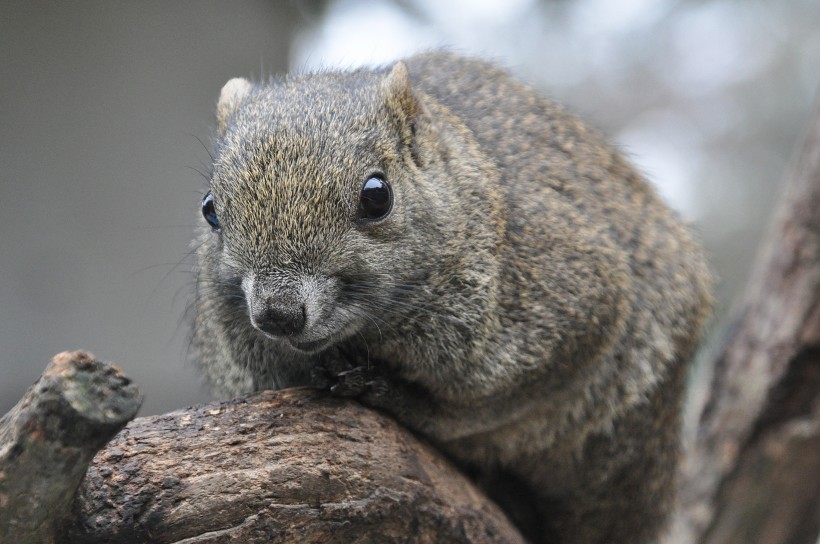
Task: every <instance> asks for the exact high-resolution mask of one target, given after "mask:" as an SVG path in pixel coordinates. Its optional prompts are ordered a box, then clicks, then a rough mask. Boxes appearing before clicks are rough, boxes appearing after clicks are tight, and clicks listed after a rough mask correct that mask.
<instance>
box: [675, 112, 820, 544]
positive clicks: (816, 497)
mask: <svg viewBox="0 0 820 544" xmlns="http://www.w3.org/2000/svg"><path fill="white" fill-rule="evenodd" d="M739 310H740V311H739V318H738V319H737V321H736V322H735V324H734V326H733V327H732V328H731V331H730V332H729V334H728V335H727V337H726V339H725V342H724V345H723V347H722V349H721V350H720V353H719V354H718V356H717V357H716V358H715V361H714V364H713V369H714V373H713V376H712V381H711V384H710V385H709V389H708V393H707V395H706V402H705V404H704V405H703V407H702V411H701V413H700V417H699V423H698V427H697V436H696V437H695V440H694V443H693V444H691V445H690V448H689V449H688V451H687V454H686V457H685V461H684V464H683V467H682V469H683V479H682V487H681V508H680V510H679V512H678V513H677V517H676V519H675V523H674V526H673V527H674V530H673V534H672V537H671V538H670V539H669V542H675V543H680V544H683V543H689V542H701V543H703V544H734V543H737V544H741V543H743V544H776V543H793V544H798V543H811V544H814V543H815V542H817V539H818V534H820V103H818V104H817V105H816V107H815V111H814V115H813V117H812V121H811V124H810V125H809V127H808V130H807V132H806V134H805V138H804V141H803V144H802V148H801V149H800V150H799V153H798V154H797V155H796V161H795V163H794V164H793V166H792V170H791V172H790V173H789V175H788V176H787V178H786V182H785V184H784V195H783V200H782V202H781V204H780V208H779V209H778V212H777V214H776V216H775V219H774V222H773V224H772V227H771V229H770V231H769V235H768V237H767V240H766V241H765V243H764V244H763V246H762V248H761V250H760V253H759V255H758V259H757V262H756V265H755V269H754V272H753V275H752V280H751V282H750V284H749V287H748V289H747V292H746V295H745V297H744V298H743V301H742V305H741V306H740V308H739Z"/></svg>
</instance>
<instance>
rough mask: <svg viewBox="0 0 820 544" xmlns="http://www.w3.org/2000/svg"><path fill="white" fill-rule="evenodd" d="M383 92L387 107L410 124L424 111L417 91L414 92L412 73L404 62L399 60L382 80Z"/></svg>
mask: <svg viewBox="0 0 820 544" xmlns="http://www.w3.org/2000/svg"><path fill="white" fill-rule="evenodd" d="M382 93H383V95H384V97H385V102H386V104H387V107H388V108H389V109H390V110H392V111H393V113H394V114H396V116H397V117H398V118H399V119H401V120H402V121H404V122H406V123H408V124H413V123H414V122H415V120H416V116H417V115H418V114H419V113H421V111H422V106H421V103H420V102H419V99H418V97H417V96H416V93H414V92H413V85H412V84H411V83H410V75H409V74H408V73H407V66H406V65H405V64H404V63H403V62H401V61H399V62H397V63H396V64H394V65H393V68H392V69H391V70H390V73H389V74H387V77H386V78H385V79H384V81H382Z"/></svg>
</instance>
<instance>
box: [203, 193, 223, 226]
mask: <svg viewBox="0 0 820 544" xmlns="http://www.w3.org/2000/svg"><path fill="white" fill-rule="evenodd" d="M202 216H203V217H204V218H205V221H207V222H208V224H209V225H210V226H211V228H212V229H214V230H215V231H219V229H220V226H219V218H218V217H217V216H216V208H215V207H214V195H213V193H212V192H211V191H208V194H206V195H205V198H203V199H202Z"/></svg>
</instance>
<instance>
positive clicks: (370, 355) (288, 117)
mask: <svg viewBox="0 0 820 544" xmlns="http://www.w3.org/2000/svg"><path fill="white" fill-rule="evenodd" d="M216 117H217V125H218V126H217V129H216V135H215V143H214V148H215V149H214V157H215V158H214V164H213V172H212V175H211V179H210V183H209V190H208V192H207V194H206V195H205V197H204V198H203V200H202V213H203V215H204V218H205V220H206V222H207V223H208V225H207V226H206V227H204V228H203V232H202V233H201V235H199V237H198V238H197V242H198V243H199V246H198V249H197V259H198V262H197V265H196V272H195V274H196V299H195V313H196V315H195V319H194V331H193V343H192V345H193V346H194V350H195V351H194V353H195V354H196V356H197V358H198V360H199V362H200V364H201V366H202V367H203V369H204V372H205V373H206V374H207V377H208V379H209V381H210V382H211V384H212V386H213V388H214V389H215V390H216V391H217V392H218V393H219V394H221V395H241V394H246V393H249V392H253V391H257V390H261V389H280V388H285V387H291V386H299V385H313V386H317V387H324V388H330V390H331V391H332V392H333V393H335V394H337V395H342V396H350V397H355V398H357V399H359V400H361V401H362V402H363V403H365V404H367V405H370V406H372V407H374V408H377V409H381V410H384V411H386V412H387V413H389V414H391V415H392V416H393V417H395V418H396V419H397V420H398V421H399V422H400V423H402V424H403V425H405V426H406V427H408V428H409V429H411V430H413V431H415V432H417V433H419V434H420V435H422V436H423V437H425V438H426V439H427V440H429V441H430V442H431V443H433V444H434V445H435V446H436V447H438V448H439V449H440V450H441V451H442V452H444V453H445V454H446V455H448V456H449V457H450V458H452V459H453V460H454V461H455V462H456V463H457V464H458V465H459V466H460V467H462V469H463V470H465V471H466V472H467V473H468V474H469V475H471V476H472V477H473V478H474V479H475V481H477V482H478V483H479V484H480V485H481V486H483V488H484V489H485V490H486V491H487V492H488V494H489V495H490V496H491V497H493V498H494V499H495V500H496V501H497V502H498V503H499V504H500V505H501V506H502V507H503V508H505V509H506V510H507V512H508V513H509V515H510V516H511V518H512V519H513V520H514V521H515V522H516V523H517V524H518V525H519V527H520V528H521V530H522V533H523V534H525V535H526V536H527V537H528V538H529V539H531V540H532V541H534V542H564V543H575V544H579V543H604V542H606V543H622V542H623V543H626V542H629V543H645V542H651V541H653V540H654V539H655V538H657V537H658V535H659V534H661V532H662V531H663V528H664V520H665V519H666V518H667V517H668V514H669V512H670V509H671V506H672V502H673V497H674V489H675V486H674V482H675V472H676V463H677V459H678V456H679V446H680V412H681V403H682V396H683V393H684V381H685V374H686V371H687V366H688V365H687V362H688V361H689V360H690V358H691V356H692V354H693V351H694V349H695V347H696V345H697V344H698V341H699V338H700V336H701V334H702V332H703V329H704V323H705V322H706V320H707V318H708V316H709V314H710V311H711V304H712V297H711V293H710V292H711V287H712V278H711V274H710V272H709V269H708V266H707V265H706V263H705V259H704V256H703V252H702V250H701V249H700V247H699V245H698V244H697V243H696V242H695V241H694V240H693V236H692V235H691V233H690V232H689V228H688V227H687V226H686V225H685V223H684V222H683V221H682V219H681V218H680V217H679V216H678V215H677V214H676V213H675V212H673V211H672V210H671V209H670V208H669V207H668V206H667V205H666V204H664V202H662V200H661V199H660V198H659V196H658V195H657V194H656V192H655V191H654V189H653V188H652V187H651V186H650V185H649V184H648V183H647V181H646V180H645V179H644V178H643V177H642V175H641V174H639V173H638V172H637V171H636V169H635V168H634V167H632V166H631V165H630V164H629V163H628V162H627V160H626V159H625V158H624V156H623V155H622V154H621V153H620V152H619V151H618V150H617V149H616V148H615V147H614V146H612V145H609V144H608V143H607V142H606V141H605V139H604V138H603V137H602V136H600V135H599V134H598V133H597V132H596V131H594V130H592V129H590V128H588V127H587V126H586V125H585V124H583V123H582V122H581V121H579V120H578V119H577V118H576V117H574V116H573V115H571V114H569V113H567V112H566V111H565V110H564V109H563V108H561V107H560V106H558V105H556V104H555V103H554V102H552V101H551V100H549V99H547V98H545V97H543V96H541V95H540V94H538V93H537V92H536V91H534V90H533V89H532V88H530V87H528V86H527V85H525V84H523V83H521V82H519V81H517V80H516V79H514V78H513V77H512V76H511V75H509V74H508V73H507V71H505V70H504V69H503V68H500V67H498V66H496V65H495V64H492V63H489V62H486V61H483V60H477V59H471V58H465V57H462V56H459V55H456V54H454V53H450V52H443V51H435V52H427V53H421V54H417V55H415V56H411V57H409V58H406V59H404V60H400V61H397V62H395V63H392V64H391V65H388V66H383V67H380V68H376V69H365V68H361V69H357V70H352V71H323V72H319V73H314V74H305V75H291V76H287V77H284V78H278V79H275V78H274V79H271V80H270V81H269V82H268V83H251V82H250V81H248V80H246V79H242V78H236V79H232V80H230V81H228V83H227V84H225V86H224V87H223V89H222V91H221V94H220V96H219V100H218V105H217V115H216Z"/></svg>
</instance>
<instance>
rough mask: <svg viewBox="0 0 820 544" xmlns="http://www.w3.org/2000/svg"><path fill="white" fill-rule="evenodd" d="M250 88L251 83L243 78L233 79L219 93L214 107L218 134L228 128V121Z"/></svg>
mask: <svg viewBox="0 0 820 544" xmlns="http://www.w3.org/2000/svg"><path fill="white" fill-rule="evenodd" d="M251 88H252V85H251V82H250V81H248V80H247V79H245V78H244V77H235V78H233V79H231V80H229V81H228V82H227V83H226V84H225V85H224V86H223V87H222V91H220V93H219V102H217V105H216V121H217V124H218V126H219V132H220V133H223V132H225V129H226V128H227V127H228V119H230V117H231V115H233V113H234V112H235V111H236V108H237V106H239V103H240V102H241V101H242V99H243V98H244V97H245V96H247V94H248V93H249V92H250V90H251Z"/></svg>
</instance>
